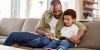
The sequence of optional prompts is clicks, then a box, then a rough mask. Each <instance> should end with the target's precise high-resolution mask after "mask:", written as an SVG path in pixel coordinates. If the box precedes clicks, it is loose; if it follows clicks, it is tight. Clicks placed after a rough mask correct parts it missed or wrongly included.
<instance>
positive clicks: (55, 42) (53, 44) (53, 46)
mask: <svg viewBox="0 0 100 50" xmlns="http://www.w3.org/2000/svg"><path fill="white" fill-rule="evenodd" d="M58 43H59V41H57V40H52V41H51V42H50V43H49V44H48V45H47V46H45V47H43V49H45V48H52V49H55V48H57V47H58Z"/></svg>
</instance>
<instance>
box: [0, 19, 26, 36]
mask: <svg viewBox="0 0 100 50" xmlns="http://www.w3.org/2000/svg"><path fill="white" fill-rule="evenodd" d="M24 21H25V19H17V18H3V19H2V20H1V21H0V35H9V34H10V33H11V32H19V31H21V30H22V27H23V24H24Z"/></svg>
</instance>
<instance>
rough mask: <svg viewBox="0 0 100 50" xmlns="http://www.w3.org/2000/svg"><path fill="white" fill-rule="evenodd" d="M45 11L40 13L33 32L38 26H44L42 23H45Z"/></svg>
mask: <svg viewBox="0 0 100 50" xmlns="http://www.w3.org/2000/svg"><path fill="white" fill-rule="evenodd" d="M46 12H47V11H45V12H44V13H43V15H42V18H41V19H40V20H39V21H38V23H37V25H36V26H35V32H36V30H37V29H38V28H39V27H42V28H44V24H45V14H46Z"/></svg>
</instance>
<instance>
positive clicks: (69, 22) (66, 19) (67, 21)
mask: <svg viewBox="0 0 100 50" xmlns="http://www.w3.org/2000/svg"><path fill="white" fill-rule="evenodd" d="M74 21H75V18H72V17H71V15H64V23H65V25H66V26H67V27H68V26H71V25H72V24H73V22H74Z"/></svg>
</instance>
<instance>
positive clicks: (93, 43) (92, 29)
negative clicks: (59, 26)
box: [77, 21, 100, 49]
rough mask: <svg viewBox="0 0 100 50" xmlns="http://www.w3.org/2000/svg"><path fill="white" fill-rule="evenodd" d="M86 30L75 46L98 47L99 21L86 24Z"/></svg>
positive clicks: (99, 47)
mask: <svg viewBox="0 0 100 50" xmlns="http://www.w3.org/2000/svg"><path fill="white" fill-rule="evenodd" d="M86 27H87V31H86V32H85V34H84V36H83V37H82V38H81V42H80V44H79V45H77V47H82V48H93V49H100V21H94V22H89V23H87V24H86Z"/></svg>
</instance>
